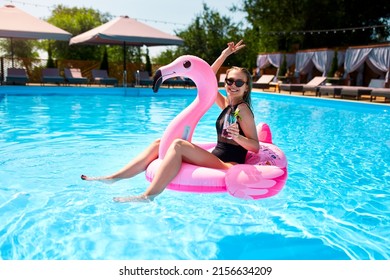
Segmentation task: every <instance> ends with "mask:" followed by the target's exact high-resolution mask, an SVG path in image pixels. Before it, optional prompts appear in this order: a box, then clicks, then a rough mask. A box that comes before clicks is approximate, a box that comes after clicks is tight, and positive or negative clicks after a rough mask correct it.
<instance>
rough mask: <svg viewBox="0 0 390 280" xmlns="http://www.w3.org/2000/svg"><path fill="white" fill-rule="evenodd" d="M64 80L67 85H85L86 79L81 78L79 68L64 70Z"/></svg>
mask: <svg viewBox="0 0 390 280" xmlns="http://www.w3.org/2000/svg"><path fill="white" fill-rule="evenodd" d="M64 73H65V80H66V81H67V82H68V83H69V84H87V83H88V79H87V78H86V77H83V76H82V74H81V70H80V69H79V68H64Z"/></svg>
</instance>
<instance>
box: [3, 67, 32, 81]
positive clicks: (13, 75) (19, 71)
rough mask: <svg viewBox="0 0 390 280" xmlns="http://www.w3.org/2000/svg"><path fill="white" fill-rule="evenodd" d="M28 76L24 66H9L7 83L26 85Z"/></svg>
mask: <svg viewBox="0 0 390 280" xmlns="http://www.w3.org/2000/svg"><path fill="white" fill-rule="evenodd" d="M27 82H28V76H27V72H26V69H23V68H8V70H7V77H6V84H7V85H26V83H27Z"/></svg>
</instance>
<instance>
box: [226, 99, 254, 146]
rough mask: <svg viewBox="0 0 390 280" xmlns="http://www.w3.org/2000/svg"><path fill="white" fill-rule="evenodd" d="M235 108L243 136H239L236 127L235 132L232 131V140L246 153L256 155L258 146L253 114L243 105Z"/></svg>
mask: <svg viewBox="0 0 390 280" xmlns="http://www.w3.org/2000/svg"><path fill="white" fill-rule="evenodd" d="M237 108H238V109H239V110H240V113H239V115H240V117H239V120H238V122H239V123H240V127H241V129H242V131H243V132H244V135H245V136H243V135H240V134H239V130H238V127H236V129H235V132H233V131H232V132H233V133H232V135H233V140H234V141H236V142H237V144H239V145H240V146H242V147H244V148H245V149H247V150H248V151H251V152H254V153H257V152H258V151H259V149H260V145H259V140H258V137H257V129H256V124H255V119H254V117H253V113H252V111H251V110H250V109H249V107H248V105H247V104H245V103H242V104H240V105H238V107H237Z"/></svg>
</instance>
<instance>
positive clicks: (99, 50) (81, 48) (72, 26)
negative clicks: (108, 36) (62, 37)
mask: <svg viewBox="0 0 390 280" xmlns="http://www.w3.org/2000/svg"><path fill="white" fill-rule="evenodd" d="M110 18H111V16H110V15H109V14H107V13H101V12H99V11H97V10H94V9H91V8H88V9H87V8H76V7H74V8H68V7H65V6H63V5H57V6H55V7H54V9H53V11H52V15H51V16H50V17H49V18H48V19H47V21H48V22H50V23H51V24H53V25H55V26H58V27H59V28H62V29H64V30H66V31H68V32H70V33H71V34H72V35H73V36H76V35H78V34H81V33H83V32H86V31H88V30H90V29H92V28H95V27H97V26H99V25H101V24H103V23H105V22H107V21H108V20H109V19H110ZM52 51H53V57H55V58H56V59H80V60H100V58H101V55H102V54H103V51H104V47H102V46H93V45H92V46H91V45H71V46H69V42H63V41H54V42H53V49H52Z"/></svg>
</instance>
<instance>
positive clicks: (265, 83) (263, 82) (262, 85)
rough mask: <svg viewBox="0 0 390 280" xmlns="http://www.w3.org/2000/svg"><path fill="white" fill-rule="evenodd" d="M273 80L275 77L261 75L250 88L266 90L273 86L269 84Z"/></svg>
mask: <svg viewBox="0 0 390 280" xmlns="http://www.w3.org/2000/svg"><path fill="white" fill-rule="evenodd" d="M274 78H275V75H261V76H260V78H259V79H258V80H257V81H255V82H253V84H252V86H253V88H259V89H268V88H270V86H272V85H273V84H271V82H272V80H273V79H274Z"/></svg>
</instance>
